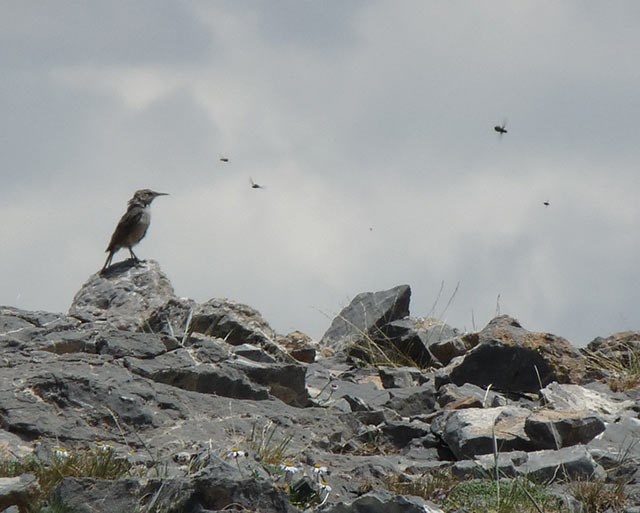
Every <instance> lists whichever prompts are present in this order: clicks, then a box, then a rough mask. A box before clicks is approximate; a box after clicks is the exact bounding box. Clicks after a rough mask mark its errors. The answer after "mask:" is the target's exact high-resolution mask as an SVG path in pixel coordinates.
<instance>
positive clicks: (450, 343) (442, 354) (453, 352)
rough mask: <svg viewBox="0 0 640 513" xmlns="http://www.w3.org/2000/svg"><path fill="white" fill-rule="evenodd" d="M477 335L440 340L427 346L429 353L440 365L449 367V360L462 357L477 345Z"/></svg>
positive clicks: (469, 334)
mask: <svg viewBox="0 0 640 513" xmlns="http://www.w3.org/2000/svg"><path fill="white" fill-rule="evenodd" d="M478 342H479V337H478V334H477V333H467V334H465V335H460V336H456V337H452V338H447V339H441V340H437V341H435V342H433V343H432V344H430V345H429V351H431V354H432V355H433V357H434V358H436V359H437V360H438V361H439V362H440V363H441V364H442V365H449V363H450V362H451V360H453V359H454V358H456V357H458V356H463V355H464V354H466V353H467V351H469V350H471V349H473V348H474V347H476V346H477V345H478Z"/></svg>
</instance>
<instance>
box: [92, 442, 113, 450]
mask: <svg viewBox="0 0 640 513" xmlns="http://www.w3.org/2000/svg"><path fill="white" fill-rule="evenodd" d="M96 449H98V450H99V451H101V452H110V451H113V446H112V445H111V444H110V443H109V442H107V443H105V442H96Z"/></svg>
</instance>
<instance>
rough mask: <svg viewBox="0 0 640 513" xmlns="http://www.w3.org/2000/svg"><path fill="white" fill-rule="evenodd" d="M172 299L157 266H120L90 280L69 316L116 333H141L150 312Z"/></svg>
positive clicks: (168, 285) (165, 280)
mask: <svg viewBox="0 0 640 513" xmlns="http://www.w3.org/2000/svg"><path fill="white" fill-rule="evenodd" d="M174 297H175V295H174V293H173V287H172V286H171V283H170V282H169V279H168V278H167V276H166V275H165V274H164V273H163V272H162V271H161V270H160V266H159V265H158V263H157V262H155V261H153V260H147V261H146V262H141V263H140V264H138V265H131V264H127V262H123V263H119V264H116V265H114V266H112V267H111V268H110V270H109V272H108V273H106V274H100V273H96V274H94V275H93V276H91V277H90V278H89V280H88V281H87V282H86V283H85V284H84V285H83V286H82V288H81V289H80V290H79V291H78V293H77V294H76V295H75V297H74V298H73V302H72V303H71V307H70V308H69V315H70V316H72V317H76V318H78V319H80V320H82V321H84V322H96V321H106V322H109V323H110V324H111V325H113V326H114V327H116V328H117V329H123V330H130V331H142V330H145V329H146V328H147V323H148V318H149V315H150V314H151V312H153V311H154V310H155V309H156V308H158V307H159V306H161V305H163V304H164V303H166V302H167V301H169V300H170V299H173V298H174Z"/></svg>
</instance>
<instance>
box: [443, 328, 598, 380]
mask: <svg viewBox="0 0 640 513" xmlns="http://www.w3.org/2000/svg"><path fill="white" fill-rule="evenodd" d="M478 337H479V343H478V345H477V346H476V347H475V348H474V349H472V350H471V351H469V352H468V353H467V354H466V355H465V356H463V357H461V358H460V359H459V360H454V362H452V363H451V364H450V365H449V366H448V367H446V368H444V369H442V370H441V371H440V372H439V374H438V376H437V380H436V386H438V387H439V386H440V385H442V384H445V383H447V382H452V383H454V384H456V385H462V384H464V383H473V384H475V385H478V386H480V387H483V388H486V387H487V386H489V385H491V386H492V388H495V389H498V390H502V391H508V392H538V391H539V390H540V389H541V388H543V387H544V386H546V385H548V384H549V383H551V382H552V381H557V382H559V383H579V382H581V380H582V376H583V375H584V371H585V368H586V364H585V359H584V357H583V356H582V355H581V354H580V353H579V352H578V351H577V350H576V349H575V348H574V347H573V346H572V345H571V344H570V343H569V342H568V341H567V340H565V339H563V338H560V337H556V336H555V335H550V334H546V333H534V332H530V331H527V330H525V329H524V328H522V327H521V326H520V324H519V323H518V321H516V320H515V319H512V318H511V317H508V316H501V317H496V318H495V319H493V320H492V321H491V322H489V324H488V325H487V326H486V327H485V328H484V329H483V330H482V331H481V332H480V333H479V334H478Z"/></svg>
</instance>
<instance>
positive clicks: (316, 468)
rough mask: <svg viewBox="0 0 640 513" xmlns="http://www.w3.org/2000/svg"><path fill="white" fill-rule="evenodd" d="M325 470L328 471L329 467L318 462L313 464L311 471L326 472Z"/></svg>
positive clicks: (316, 472)
mask: <svg viewBox="0 0 640 513" xmlns="http://www.w3.org/2000/svg"><path fill="white" fill-rule="evenodd" d="M327 472H329V469H328V468H327V467H325V466H324V465H320V464H319V463H316V464H315V465H314V466H313V473H314V474H326V473H327Z"/></svg>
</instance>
